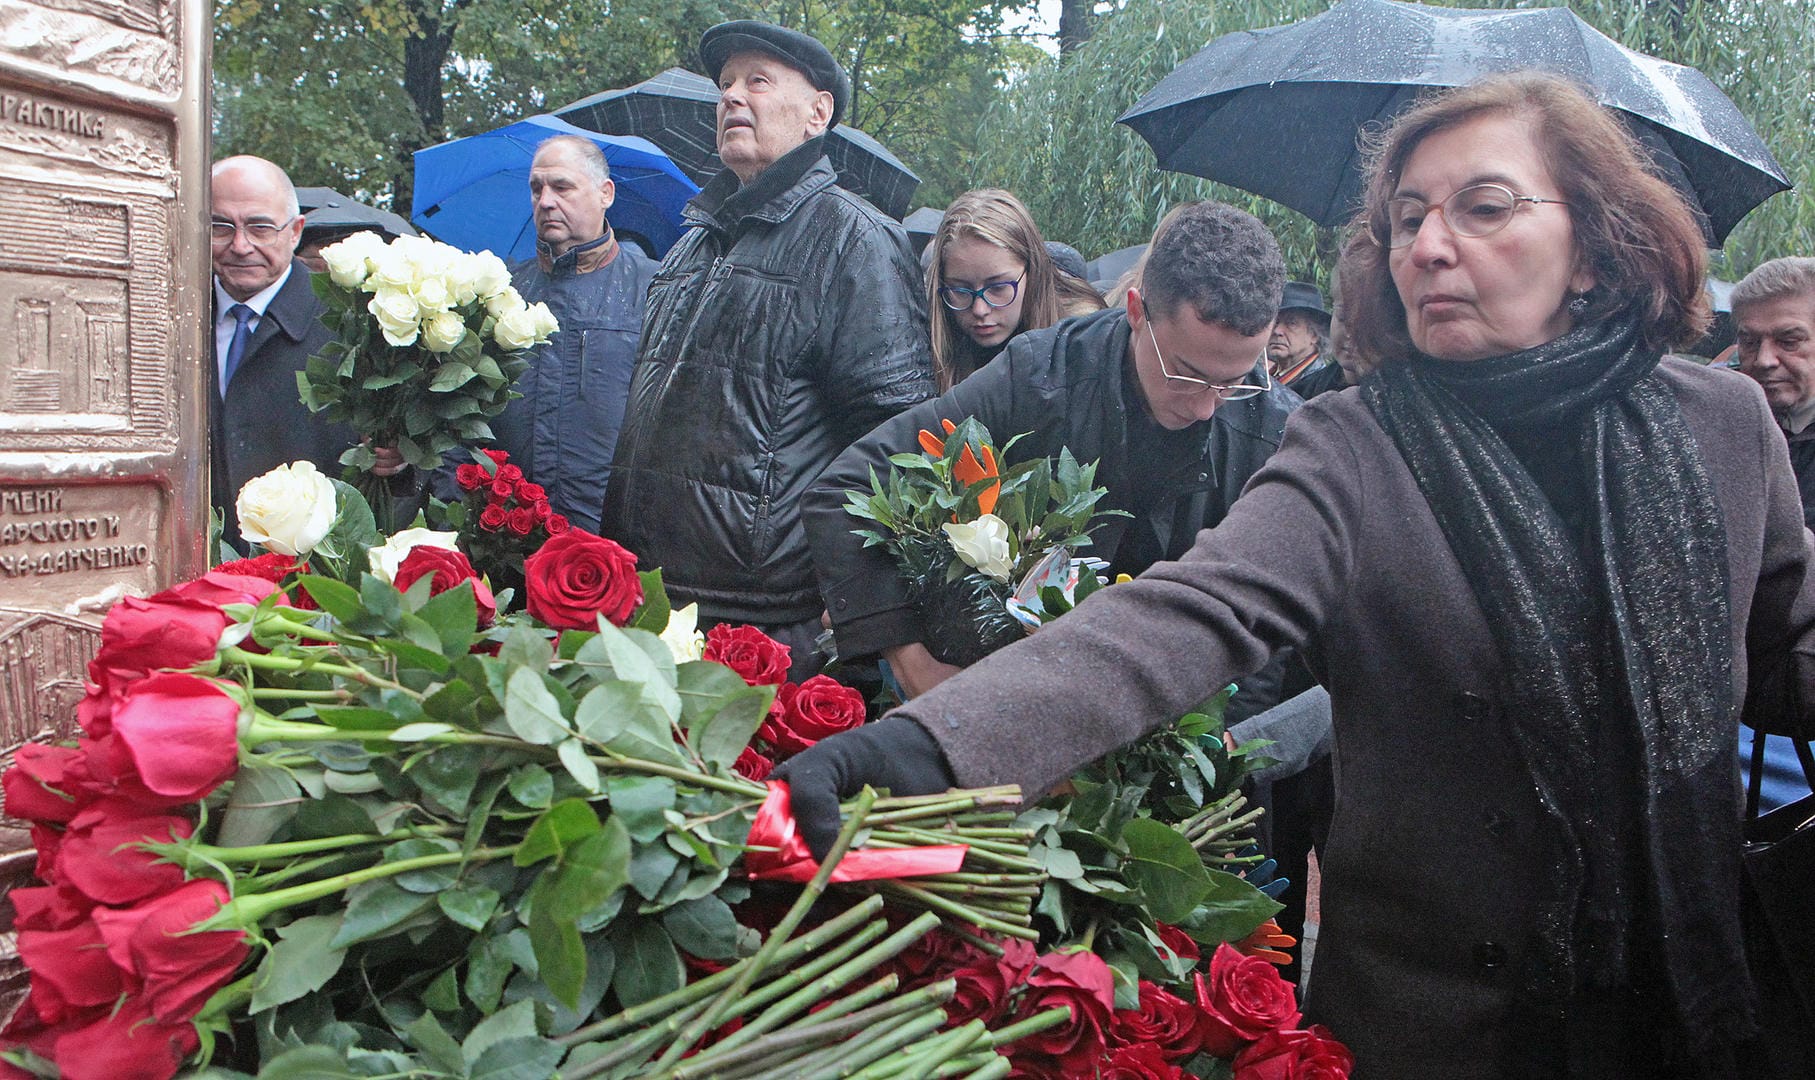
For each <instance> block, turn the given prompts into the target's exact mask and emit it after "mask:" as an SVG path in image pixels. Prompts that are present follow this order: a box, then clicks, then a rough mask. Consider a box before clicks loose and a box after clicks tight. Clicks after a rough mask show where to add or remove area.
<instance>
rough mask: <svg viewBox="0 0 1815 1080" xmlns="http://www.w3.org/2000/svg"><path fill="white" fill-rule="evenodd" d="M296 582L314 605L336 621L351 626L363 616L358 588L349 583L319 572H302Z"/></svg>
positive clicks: (363, 610) (364, 611)
mask: <svg viewBox="0 0 1815 1080" xmlns="http://www.w3.org/2000/svg"><path fill="white" fill-rule="evenodd" d="M296 582H297V584H299V585H301V586H302V587H303V591H304V592H306V593H308V594H309V598H310V599H311V600H314V601H315V603H316V606H318V607H320V608H321V609H322V610H323V611H325V612H327V613H328V614H329V615H332V616H334V618H335V620H336V621H338V622H340V623H342V624H344V625H347V626H352V625H354V624H356V623H358V622H359V621H360V620H361V619H363V618H364V617H365V613H366V609H365V605H363V604H361V603H360V602H359V590H358V589H355V588H353V587H352V586H351V585H348V584H346V583H345V582H341V581H335V580H334V579H333V578H330V577H322V576H321V575H319V574H303V575H302V576H300V577H298V578H297V579H296Z"/></svg>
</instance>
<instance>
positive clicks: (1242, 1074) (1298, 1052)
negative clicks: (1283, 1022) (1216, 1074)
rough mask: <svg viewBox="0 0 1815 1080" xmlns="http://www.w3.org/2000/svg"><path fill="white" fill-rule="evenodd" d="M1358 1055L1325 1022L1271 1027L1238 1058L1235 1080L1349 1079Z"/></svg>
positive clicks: (1236, 1060)
mask: <svg viewBox="0 0 1815 1080" xmlns="http://www.w3.org/2000/svg"><path fill="white" fill-rule="evenodd" d="M1354 1068H1355V1055H1354V1054H1353V1053H1351V1052H1350V1051H1349V1048H1348V1047H1346V1046H1344V1045H1343V1044H1342V1043H1341V1042H1339V1041H1337V1039H1336V1038H1335V1036H1333V1035H1331V1034H1330V1029H1329V1028H1326V1027H1324V1026H1323V1025H1322V1024H1312V1025H1311V1029H1310V1030H1309V1031H1299V1030H1297V1029H1293V1028H1282V1029H1278V1030H1275V1031H1269V1032H1267V1033H1266V1034H1264V1035H1262V1036H1261V1037H1260V1038H1259V1039H1257V1040H1255V1042H1254V1043H1253V1044H1252V1045H1250V1046H1249V1047H1248V1048H1247V1049H1245V1050H1243V1051H1242V1052H1241V1054H1240V1055H1238V1056H1237V1057H1236V1059H1235V1080H1346V1078H1347V1077H1348V1075H1349V1073H1350V1072H1352V1071H1354Z"/></svg>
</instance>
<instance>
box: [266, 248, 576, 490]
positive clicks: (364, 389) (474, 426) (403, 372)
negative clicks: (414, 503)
mask: <svg viewBox="0 0 1815 1080" xmlns="http://www.w3.org/2000/svg"><path fill="white" fill-rule="evenodd" d="M322 258H323V259H324V260H325V261H326V262H327V264H328V272H327V273H325V274H316V275H314V278H313V281H312V284H313V285H314V288H315V295H316V296H317V297H319V298H320V299H321V301H322V303H323V304H325V305H326V306H327V309H328V310H327V313H326V314H325V315H324V316H323V318H324V321H326V322H327V324H328V326H329V327H330V328H331V329H333V330H334V332H335V340H333V341H331V342H329V343H328V344H327V345H326V346H324V347H323V348H322V350H321V351H320V352H319V353H317V354H316V355H315V356H313V357H311V358H310V360H309V363H308V366H307V368H306V369H305V370H304V371H303V372H300V373H299V374H298V375H297V377H296V378H297V385H298V388H299V389H300V390H301V392H302V400H303V403H304V404H306V405H307V406H308V407H309V408H310V409H311V410H312V411H315V412H322V413H325V414H326V415H327V418H328V419H329V420H333V421H337V422H340V423H344V424H348V425H350V426H351V427H352V428H353V429H354V430H356V431H358V432H359V433H360V434H361V435H362V436H364V437H365V439H366V442H365V443H363V444H361V445H359V446H356V447H353V448H352V449H350V450H348V451H347V452H346V453H345V454H343V455H341V459H340V460H341V463H342V464H343V465H348V466H352V467H353V468H356V469H362V470H365V469H370V468H371V467H372V465H373V464H374V462H375V457H374V454H373V447H375V446H394V447H396V448H397V450H398V451H399V452H400V453H401V454H402V455H403V460H404V461H405V462H407V463H408V464H410V465H413V466H415V467H417V468H419V469H432V468H434V467H436V466H438V465H440V464H441V459H442V455H443V454H444V453H446V452H447V451H449V450H452V449H454V448H455V447H457V446H459V445H461V444H462V443H471V442H475V441H477V440H481V439H488V438H490V437H491V426H490V424H489V423H488V421H489V420H490V419H491V418H492V417H494V416H497V415H498V413H500V412H501V411H503V409H504V406H505V403H506V402H508V401H509V400H510V398H511V397H512V393H511V384H512V383H513V382H515V381H516V378H517V376H518V375H520V374H522V372H523V371H524V369H525V368H527V367H528V365H529V358H530V350H531V349H533V348H534V347H535V346H537V345H540V344H542V343H543V342H545V341H547V340H548V338H549V335H551V334H553V333H554V332H555V331H557V330H559V329H560V327H559V325H558V324H557V323H556V321H555V318H554V316H553V315H552V314H551V313H550V312H549V310H548V306H547V305H546V304H539V303H538V304H526V303H525V302H524V300H523V297H522V296H520V295H518V293H517V290H516V289H514V288H512V287H511V283H510V271H509V269H507V268H506V267H505V265H504V260H502V259H500V258H498V256H496V255H494V254H492V253H491V252H489V251H482V252H478V253H476V254H475V253H469V252H465V251H461V250H459V249H458V248H453V247H449V246H448V245H446V244H441V243H437V242H435V241H433V240H429V239H425V238H423V237H417V236H402V237H398V238H397V239H395V240H393V241H391V242H390V243H389V244H387V243H385V242H384V240H383V239H382V238H381V237H379V236H378V235H377V234H376V233H370V232H362V233H355V234H353V235H352V236H350V237H348V238H347V239H345V240H342V241H341V242H340V243H338V244H334V245H332V246H330V247H328V248H326V249H324V250H323V251H322ZM368 475H369V474H368ZM361 488H362V491H364V493H365V494H366V495H367V499H368V501H369V502H370V503H371V504H372V507H373V509H374V510H375V511H377V512H378V513H379V514H380V515H381V516H382V515H383V514H384V511H385V509H386V508H387V507H388V506H389V501H390V500H389V498H388V496H386V494H385V493H384V492H383V491H382V490H381V485H379V484H375V483H364V484H362V485H361ZM380 524H381V525H382V524H384V522H382V521H381V522H380Z"/></svg>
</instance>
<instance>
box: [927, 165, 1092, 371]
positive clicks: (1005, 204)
mask: <svg viewBox="0 0 1815 1080" xmlns="http://www.w3.org/2000/svg"><path fill="white" fill-rule="evenodd" d="M964 239H971V240H981V241H983V242H984V243H986V244H991V245H994V246H995V247H999V248H1001V249H1002V250H1003V251H1006V252H1008V253H1009V254H1010V255H1012V256H1014V257H1015V258H1017V259H1020V260H1021V263H1022V265H1024V266H1026V267H1027V274H1026V276H1025V277H1024V278H1023V279H1022V281H1021V324H1020V325H1019V326H1017V327H1015V333H1017V334H1019V333H1021V332H1023V331H1026V330H1039V329H1042V328H1044V327H1048V326H1051V325H1052V324H1053V323H1056V322H1058V321H1059V319H1060V318H1061V313H1060V311H1059V295H1058V281H1057V279H1058V273H1059V272H1058V269H1057V268H1056V267H1054V266H1053V262H1052V256H1051V255H1049V254H1047V251H1046V241H1045V240H1044V239H1042V238H1041V236H1040V227H1039V226H1038V225H1035V224H1034V219H1033V215H1032V214H1030V213H1028V212H1027V207H1026V206H1024V205H1022V203H1021V200H1020V199H1017V198H1015V196H1014V195H1013V194H1012V193H1010V192H1007V191H1003V190H1002V189H1000V188H979V189H977V190H975V191H967V192H965V193H964V194H962V195H960V196H958V197H957V198H956V199H953V200H952V202H951V205H950V206H947V207H946V208H945V217H944V218H942V219H941V220H940V222H939V229H938V231H937V232H935V233H933V242H932V243H931V244H929V245H928V246H927V252H928V256H927V266H926V303H927V314H928V316H929V317H930V319H929V321H930V322H931V324H932V327H931V329H932V337H933V374H934V375H935V376H936V377H937V378H938V380H939V390H940V392H941V393H943V392H944V391H946V390H950V389H951V388H952V385H953V384H954V383H957V382H959V381H961V380H963V379H964V378H965V377H966V376H967V375H970V374H971V373H972V372H974V371H975V370H976V367H975V361H976V357H975V355H974V353H975V349H974V347H973V346H972V345H971V341H970V339H969V338H968V337H967V336H965V333H964V331H962V330H960V329H958V327H957V326H956V322H957V320H956V319H954V318H953V317H952V312H951V310H950V309H949V308H947V307H946V306H945V304H944V303H943V302H942V301H941V300H940V299H939V290H940V288H941V287H943V286H944V285H945V245H947V244H949V243H952V242H953V241H956V240H964Z"/></svg>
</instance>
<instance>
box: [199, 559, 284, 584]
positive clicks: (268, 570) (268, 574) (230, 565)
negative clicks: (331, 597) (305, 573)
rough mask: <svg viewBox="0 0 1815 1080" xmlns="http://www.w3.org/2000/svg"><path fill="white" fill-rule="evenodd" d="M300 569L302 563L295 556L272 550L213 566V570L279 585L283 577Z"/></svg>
mask: <svg viewBox="0 0 1815 1080" xmlns="http://www.w3.org/2000/svg"><path fill="white" fill-rule="evenodd" d="M301 569H303V564H302V563H300V562H298V561H297V560H296V556H294V555H280V554H278V553H277V552H275V551H273V552H269V553H267V554H264V555H259V556H256V557H254V558H250V559H234V560H233V561H231V562H224V563H222V564H220V565H219V566H217V567H215V568H214V572H215V573H217V574H237V575H238V576H240V577H249V578H258V579H259V580H261V581H271V582H275V583H277V584H279V585H281V584H283V581H284V579H285V578H287V577H289V576H290V575H291V574H294V573H296V572H297V571H298V570H301Z"/></svg>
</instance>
